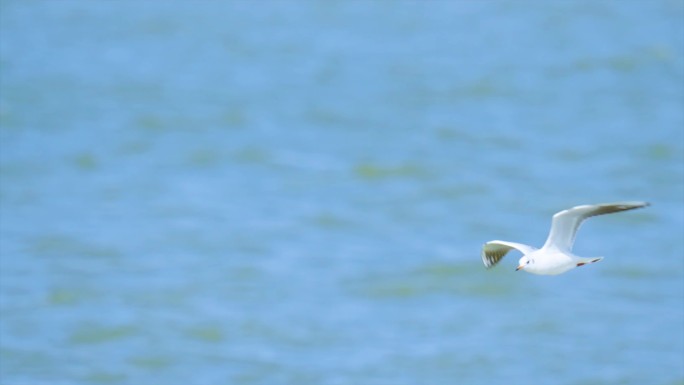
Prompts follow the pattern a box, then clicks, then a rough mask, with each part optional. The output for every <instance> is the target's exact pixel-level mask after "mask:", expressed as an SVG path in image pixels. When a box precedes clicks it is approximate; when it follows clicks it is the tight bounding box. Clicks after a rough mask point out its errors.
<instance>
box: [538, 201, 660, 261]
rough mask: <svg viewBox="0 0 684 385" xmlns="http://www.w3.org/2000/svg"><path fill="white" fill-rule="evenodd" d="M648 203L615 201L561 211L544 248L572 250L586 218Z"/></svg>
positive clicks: (554, 219) (555, 218)
mask: <svg viewBox="0 0 684 385" xmlns="http://www.w3.org/2000/svg"><path fill="white" fill-rule="evenodd" d="M648 205H649V204H648V203H647V202H615V203H601V204H597V205H583V206H575V207H573V208H570V209H567V210H563V211H560V212H558V213H556V214H555V215H554V216H553V220H552V222H551V231H550V232H549V237H548V238H547V239H546V243H545V244H544V247H543V248H557V249H559V250H562V251H571V250H572V245H573V243H574V242H575V235H577V229H579V227H580V225H581V224H582V222H583V221H584V220H585V219H587V218H589V217H593V216H596V215H603V214H611V213H617V212H620V211H626V210H632V209H638V208H640V207H645V206H648Z"/></svg>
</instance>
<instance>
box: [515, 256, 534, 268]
mask: <svg viewBox="0 0 684 385" xmlns="http://www.w3.org/2000/svg"><path fill="white" fill-rule="evenodd" d="M530 263H532V260H531V259H529V258H527V256H526V255H523V256H522V257H521V258H520V260H519V261H518V267H517V268H516V269H515V271H518V270H523V269H525V268H526V267H528V266H529V265H530Z"/></svg>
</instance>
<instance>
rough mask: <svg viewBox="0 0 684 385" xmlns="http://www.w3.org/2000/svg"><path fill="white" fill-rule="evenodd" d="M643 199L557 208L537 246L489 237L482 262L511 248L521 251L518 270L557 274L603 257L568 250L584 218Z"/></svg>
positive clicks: (491, 262)
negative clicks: (545, 233) (549, 228)
mask: <svg viewBox="0 0 684 385" xmlns="http://www.w3.org/2000/svg"><path fill="white" fill-rule="evenodd" d="M649 205H650V204H649V203H647V202H615V203H600V204H596V205H582V206H575V207H573V208H570V209H567V210H563V211H560V212H557V213H556V214H555V215H554V216H553V220H552V221H551V231H550V232H549V237H548V238H547V239H546V243H544V246H542V248H541V249H537V248H535V247H532V246H528V245H523V244H521V243H515V242H507V241H489V242H487V243H485V244H484V246H483V247H482V262H484V265H485V267H487V268H488V269H489V268H491V267H493V266H494V265H496V264H497V263H499V261H500V260H501V259H502V258H503V257H504V256H505V255H506V254H507V253H508V252H509V251H510V250H511V249H516V250H518V251H520V252H521V253H523V256H522V258H520V261H519V263H518V268H517V269H515V270H516V271H518V270H524V271H527V272H528V273H532V274H540V275H557V274H562V273H565V272H567V271H570V270H572V269H574V268H576V267H580V266H584V265H586V264H588V263H594V262H598V261H600V260H602V259H603V257H595V258H583V257H578V256H576V255H575V254H573V253H572V245H573V243H574V242H575V235H576V234H577V229H579V227H580V225H581V224H582V222H584V220H585V219H587V218H589V217H593V216H597V215H603V214H611V213H617V212H620V211H627V210H633V209H638V208H640V207H646V206H649Z"/></svg>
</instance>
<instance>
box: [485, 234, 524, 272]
mask: <svg viewBox="0 0 684 385" xmlns="http://www.w3.org/2000/svg"><path fill="white" fill-rule="evenodd" d="M511 249H516V250H518V251H520V252H521V253H523V254H529V253H531V252H533V251H535V250H537V249H535V248H534V247H532V246H527V245H523V244H522V243H515V242H505V241H489V242H487V243H485V244H484V246H482V262H484V265H485V267H487V268H488V269H489V268H490V267H493V266H494V265H496V264H497V263H499V261H500V260H501V258H503V257H504V256H505V255H506V254H507V253H508V252H509V251H510V250H511Z"/></svg>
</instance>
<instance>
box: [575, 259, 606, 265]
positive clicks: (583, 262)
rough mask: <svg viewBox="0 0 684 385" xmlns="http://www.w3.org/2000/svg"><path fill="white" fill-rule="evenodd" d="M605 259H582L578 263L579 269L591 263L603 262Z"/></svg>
mask: <svg viewBox="0 0 684 385" xmlns="http://www.w3.org/2000/svg"><path fill="white" fill-rule="evenodd" d="M602 259H603V257H594V258H580V260H579V261H578V262H577V267H580V266H584V265H587V264H590V263H595V262H598V261H600V260H602Z"/></svg>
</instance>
